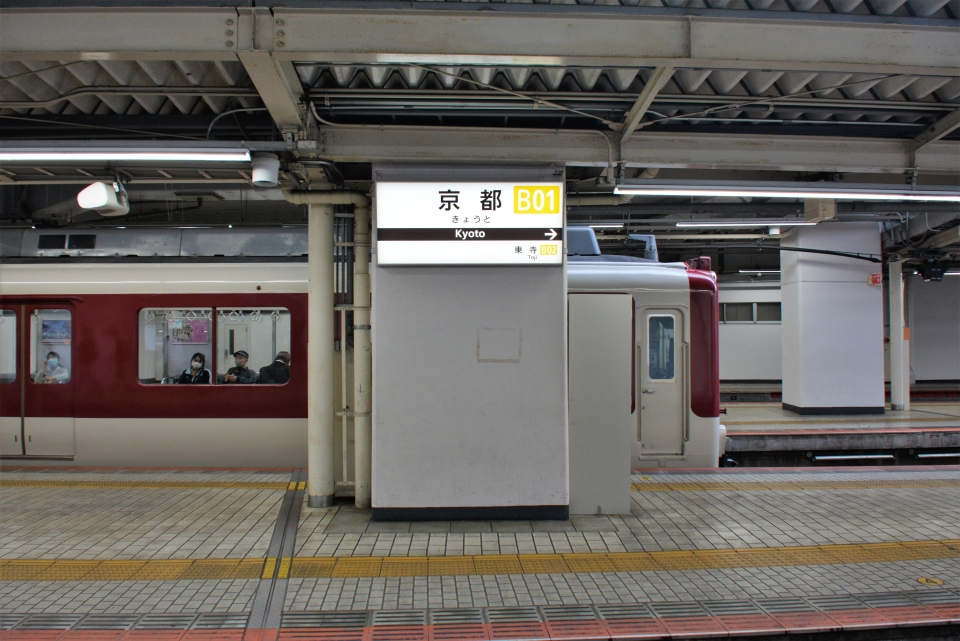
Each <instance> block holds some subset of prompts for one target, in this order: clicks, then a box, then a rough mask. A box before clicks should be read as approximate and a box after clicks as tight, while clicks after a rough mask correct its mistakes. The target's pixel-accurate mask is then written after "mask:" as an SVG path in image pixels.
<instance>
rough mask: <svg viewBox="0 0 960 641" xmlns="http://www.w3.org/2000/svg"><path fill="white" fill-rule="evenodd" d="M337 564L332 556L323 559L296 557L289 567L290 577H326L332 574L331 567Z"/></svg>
mask: <svg viewBox="0 0 960 641" xmlns="http://www.w3.org/2000/svg"><path fill="white" fill-rule="evenodd" d="M336 564H337V560H336V559H334V558H325V559H297V560H296V563H294V564H293V566H292V567H291V568H290V578H292V579H304V578H308V577H309V578H319V579H326V578H329V577H331V576H333V567H334V566H335V565H336Z"/></svg>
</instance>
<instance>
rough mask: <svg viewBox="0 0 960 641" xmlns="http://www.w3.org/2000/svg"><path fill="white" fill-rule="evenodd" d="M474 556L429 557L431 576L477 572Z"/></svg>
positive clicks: (462, 574)
mask: <svg viewBox="0 0 960 641" xmlns="http://www.w3.org/2000/svg"><path fill="white" fill-rule="evenodd" d="M473 559H474V557H472V556H435V557H433V558H431V559H429V567H428V573H429V574H430V576H452V575H461V576H464V575H471V574H476V573H477V566H476V564H475V563H474V562H473Z"/></svg>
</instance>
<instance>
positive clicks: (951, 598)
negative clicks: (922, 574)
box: [907, 590, 960, 605]
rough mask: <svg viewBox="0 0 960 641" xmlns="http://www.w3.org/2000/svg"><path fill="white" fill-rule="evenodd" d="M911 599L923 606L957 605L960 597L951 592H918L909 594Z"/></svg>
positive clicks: (959, 602)
mask: <svg viewBox="0 0 960 641" xmlns="http://www.w3.org/2000/svg"><path fill="white" fill-rule="evenodd" d="M907 594H908V595H909V597H910V598H911V599H913V600H914V601H916V602H917V603H920V604H922V605H957V604H960V596H957V595H956V594H954V593H953V592H950V591H949V590H917V591H915V592H908V593H907Z"/></svg>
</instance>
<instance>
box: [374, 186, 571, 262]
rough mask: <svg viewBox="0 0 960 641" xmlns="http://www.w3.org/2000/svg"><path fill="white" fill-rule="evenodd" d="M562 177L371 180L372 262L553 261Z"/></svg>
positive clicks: (559, 234) (559, 239)
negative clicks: (502, 180)
mask: <svg viewBox="0 0 960 641" xmlns="http://www.w3.org/2000/svg"><path fill="white" fill-rule="evenodd" d="M563 196H564V189H563V183H533V184H519V183H498V182H497V183H486V182H469V183H463V182H450V183H407V182H404V183H399V182H379V183H377V191H376V203H377V264H378V265H543V264H548V265H560V264H562V263H563V218H564V216H563V214H564V200H563Z"/></svg>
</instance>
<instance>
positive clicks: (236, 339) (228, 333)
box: [217, 312, 269, 376]
mask: <svg viewBox="0 0 960 641" xmlns="http://www.w3.org/2000/svg"><path fill="white" fill-rule="evenodd" d="M234 313H236V312H234ZM228 318H229V320H230V321H232V322H233V321H234V319H233V317H228ZM235 322H239V323H241V324H239V325H235V326H234V325H231V326H229V327H226V328H224V329H222V330H221V331H222V332H223V337H222V339H221V340H218V341H217V342H218V343H220V344H222V346H223V349H221V350H219V359H218V361H217V372H219V375H220V376H222V375H223V374H224V373H226V371H227V370H228V369H230V368H231V367H233V366H234V362H233V355H234V354H236V353H237V352H239V351H240V350H243V351H245V352H247V353H248V354H249V353H250V352H251V349H250V333H249V328H248V327H247V325H246V318H245V317H243V316H241V317H240V318H239V319H238V320H237V321H235ZM218 329H219V328H218ZM219 338H220V337H219V336H218V339H219ZM253 364H254V363H250V366H252V365H253ZM267 365H269V363H267Z"/></svg>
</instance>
